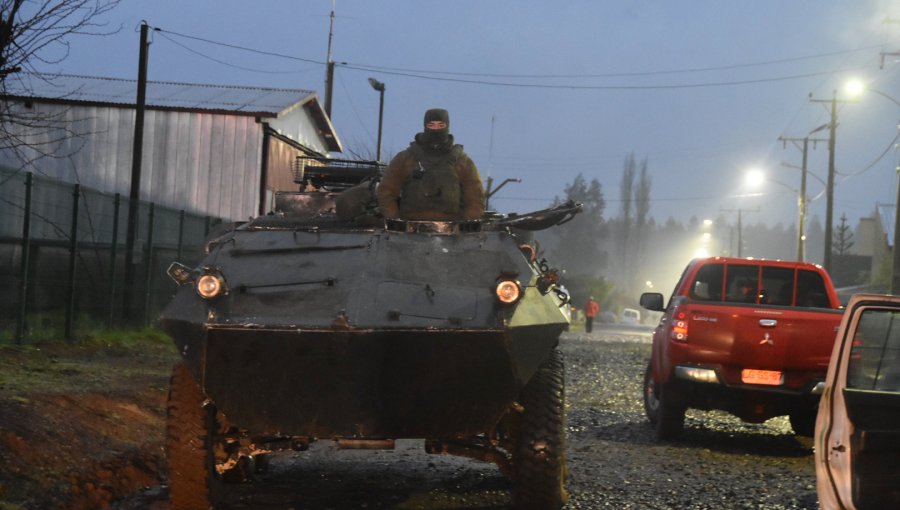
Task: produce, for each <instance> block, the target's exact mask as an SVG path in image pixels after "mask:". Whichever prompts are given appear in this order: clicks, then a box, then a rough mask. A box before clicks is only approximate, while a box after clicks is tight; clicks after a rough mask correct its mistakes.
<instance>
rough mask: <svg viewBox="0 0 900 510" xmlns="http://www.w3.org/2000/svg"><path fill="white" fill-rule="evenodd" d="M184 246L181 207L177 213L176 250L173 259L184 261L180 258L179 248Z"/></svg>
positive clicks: (182, 212) (182, 211)
mask: <svg viewBox="0 0 900 510" xmlns="http://www.w3.org/2000/svg"><path fill="white" fill-rule="evenodd" d="M183 247H184V209H182V210H181V211H180V212H179V213H178V251H177V252H176V254H175V260H176V261H177V262H184V261H182V260H181V250H182V248H183Z"/></svg>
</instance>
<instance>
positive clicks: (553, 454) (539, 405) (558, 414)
mask: <svg viewBox="0 0 900 510" xmlns="http://www.w3.org/2000/svg"><path fill="white" fill-rule="evenodd" d="M519 402H520V403H521V404H522V406H523V407H524V408H525V410H524V411H523V412H522V414H521V415H520V417H519V426H518V432H517V434H516V444H515V450H514V452H513V466H514V474H515V487H514V489H513V501H514V506H515V508H516V509H518V510H532V509H533V510H538V509H554V510H556V509H559V508H562V506H563V505H564V504H565V503H566V501H567V500H568V499H569V496H568V493H567V492H566V487H565V484H566V477H567V475H568V471H567V469H566V455H565V450H566V445H565V431H566V415H565V367H564V365H563V359H562V353H561V352H560V351H559V350H558V349H554V350H553V352H552V353H551V354H550V358H549V359H548V360H547V361H545V362H544V364H543V365H542V366H541V368H540V369H538V371H537V373H536V374H535V375H534V377H532V378H531V381H529V382H528V384H527V385H526V386H525V388H524V389H523V390H522V394H521V395H520V400H519Z"/></svg>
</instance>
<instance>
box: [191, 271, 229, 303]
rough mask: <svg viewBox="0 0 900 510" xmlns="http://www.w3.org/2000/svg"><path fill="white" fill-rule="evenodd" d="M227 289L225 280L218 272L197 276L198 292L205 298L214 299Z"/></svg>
mask: <svg viewBox="0 0 900 510" xmlns="http://www.w3.org/2000/svg"><path fill="white" fill-rule="evenodd" d="M224 291H225V281H224V280H223V279H222V277H221V276H219V275H217V274H210V273H206V274H204V275H203V276H201V277H200V278H197V294H199V295H200V297H202V298H203V299H212V298H214V297H216V296H218V295H220V294H222V293H224Z"/></svg>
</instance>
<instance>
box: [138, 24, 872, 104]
mask: <svg viewBox="0 0 900 510" xmlns="http://www.w3.org/2000/svg"><path fill="white" fill-rule="evenodd" d="M154 30H155V31H156V32H158V33H160V35H162V34H163V33H165V34H169V35H172V36H177V37H183V38H185V39H191V40H194V41H199V42H203V43H206V44H213V45H218V46H223V47H226V48H231V49H236V50H240V51H247V52H251V53H255V54H259V55H266V56H271V57H277V58H284V59H289V60H296V61H300V62H307V63H312V64H317V65H327V62H323V61H320V60H315V59H309V58H303V57H297V56H294V55H286V54H283V53H277V52H273V51H265V50H258V49H254V48H249V47H246V46H240V45H236V44H230V43H224V42H220V41H214V40H211V39H206V38H203V37H197V36H192V35H188V34H182V33H178V32H172V31H168V30H163V29H161V28H156V27H155V28H154ZM166 39H167V40H169V41H171V42H173V43H174V44H176V45H178V46H180V47H181V48H183V49H185V50H187V51H191V52H192V53H195V54H198V55H200V56H202V57H204V58H208V59H210V60H213V61H215V62H218V63H220V64H222V65H228V66H231V67H235V68H239V69H244V70H248V71H257V70H254V69H249V68H245V67H241V66H237V65H234V64H229V63H227V62H224V61H221V60H218V59H215V58H213V57H210V56H208V55H205V54H203V53H201V52H198V51H196V50H193V49H191V48H188V47H187V46H185V45H184V44H179V43H177V42H175V41H174V40H172V38H171V37H166ZM868 49H871V48H870V47H864V48H858V49H852V50H841V51H835V52H829V53H821V54H817V55H810V56H801V57H792V58H785V59H778V60H771V61H766V62H752V63H746V64H732V65H727V66H718V67H706V68H688V69H681V70H677V69H676V70H664V71H651V72H643V73H641V72H636V73H608V74H582V75H578V74H572V75H553V74H547V75H503V74H485V73H461V72H453V71H428V70H415V69H405V68H391V67H382V66H374V65H365V64H350V63H347V62H336V63H335V64H336V65H338V66H340V67H343V68H346V69H350V70H355V71H365V72H378V73H383V74H389V75H393V76H403V77H407V78H415V79H422V80H431V81H445V82H455V83H468V84H473V85H488V86H499V87H518V88H542V89H570V90H660V89H685V88H701V87H724V86H734V85H748V84H757V83H769V82H778V81H787V80H795V79H802V78H811V77H816V76H829V75H834V74H839V73H846V72H848V71H853V70H855V69H837V70H830V71H820V72H813V73H802V74H794V75H787V76H775V77H769V78H758V79H749V80H731V81H719V82H699V83H687V84H657V85H577V84H540V83H515V82H504V81H491V80H477V79H463V78H452V77H448V76H473V77H476V76H482V77H506V78H528V79H551V78H570V79H584V78H608V77H635V76H651V75H661V74H677V73H696V72H709V71H716V70H728V69H736V68H742V67H756V66H763V65H772V64H779V63H786V62H796V61H800V60H809V59H813V58H822V57H827V56H834V55H840V54H846V53H854V52H858V51H862V50H868ZM258 72H265V71H258ZM429 75H437V76H429Z"/></svg>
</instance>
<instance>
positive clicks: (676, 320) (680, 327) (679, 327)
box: [672, 310, 688, 342]
mask: <svg viewBox="0 0 900 510" xmlns="http://www.w3.org/2000/svg"><path fill="white" fill-rule="evenodd" d="M687 337H688V323H687V314H685V313H684V312H681V311H677V310H676V311H675V313H674V314H673V320H672V339H673V340H677V341H679V342H687Z"/></svg>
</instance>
